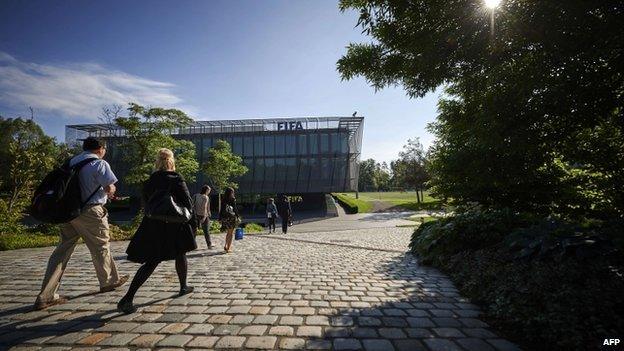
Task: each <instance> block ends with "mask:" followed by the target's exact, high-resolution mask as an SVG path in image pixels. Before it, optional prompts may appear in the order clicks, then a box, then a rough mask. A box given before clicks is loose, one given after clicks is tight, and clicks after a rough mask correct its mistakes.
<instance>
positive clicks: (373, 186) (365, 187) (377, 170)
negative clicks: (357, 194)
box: [358, 158, 391, 191]
mask: <svg viewBox="0 0 624 351" xmlns="http://www.w3.org/2000/svg"><path fill="white" fill-rule="evenodd" d="M359 166H360V171H359V176H358V190H359V191H388V190H390V181H391V175H390V170H389V169H388V165H387V164H386V163H385V162H382V163H379V162H377V161H375V160H374V159H372V158H369V159H367V160H364V161H360V163H359Z"/></svg>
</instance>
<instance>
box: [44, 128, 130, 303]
mask: <svg viewBox="0 0 624 351" xmlns="http://www.w3.org/2000/svg"><path fill="white" fill-rule="evenodd" d="M82 149H83V150H84V152H82V153H81V154H79V155H78V156H76V157H74V158H72V159H71V160H70V162H69V165H70V166H73V165H76V164H78V163H79V162H81V161H84V160H87V159H91V158H92V159H94V160H93V161H91V162H89V163H87V164H86V165H84V166H83V167H82V169H80V171H79V174H78V177H79V180H80V182H79V183H80V192H81V197H82V202H83V203H85V206H84V207H83V209H82V212H81V214H80V216H78V217H77V218H75V219H73V220H71V221H70V222H69V223H64V224H63V225H62V230H61V241H60V242H59V244H58V245H57V247H56V249H54V252H53V253H52V256H50V259H49V261H48V268H47V270H46V273H45V277H44V279H43V284H42V286H41V292H40V293H39V295H38V296H37V300H36V301H35V309H44V308H47V307H50V306H53V305H58V304H61V303H65V302H67V299H65V298H63V297H60V296H59V295H58V294H57V290H58V288H59V285H60V283H61V277H62V276H63V272H64V271H65V268H67V262H68V261H69V258H70V257H71V255H72V253H73V252H74V248H75V247H76V243H77V242H78V239H79V238H81V237H82V239H83V240H84V242H85V244H86V245H87V248H88V249H89V251H90V252H91V258H92V260H93V265H94V266H95V273H96V275H97V278H98V281H99V283H100V292H106V291H112V290H114V289H115V288H117V287H119V286H121V285H123V284H124V283H125V282H126V281H127V280H128V276H127V275H126V276H123V277H119V274H118V273H117V266H116V265H115V261H114V260H113V256H112V255H111V252H110V244H109V241H110V235H109V227H108V212H107V210H106V208H104V204H106V200H107V199H108V196H113V195H114V194H115V190H116V188H115V183H116V182H117V177H115V174H114V173H113V171H112V170H111V168H110V165H109V164H108V162H106V161H104V160H103V159H102V158H104V155H105V154H106V147H105V145H104V143H103V142H102V141H101V140H99V139H96V138H92V137H89V138H87V139H85V140H84V142H83V144H82Z"/></svg>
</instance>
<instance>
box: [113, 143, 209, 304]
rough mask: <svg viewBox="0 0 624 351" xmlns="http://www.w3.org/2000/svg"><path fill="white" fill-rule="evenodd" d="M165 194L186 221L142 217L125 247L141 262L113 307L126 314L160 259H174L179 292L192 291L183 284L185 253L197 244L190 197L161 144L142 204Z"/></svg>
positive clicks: (182, 293) (135, 260) (169, 151)
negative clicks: (185, 216) (178, 221)
mask: <svg viewBox="0 0 624 351" xmlns="http://www.w3.org/2000/svg"><path fill="white" fill-rule="evenodd" d="M163 194H165V195H163ZM169 194H170V197H171V198H173V200H174V202H175V204H176V205H177V206H179V207H181V208H182V210H184V209H186V211H188V212H187V213H188V214H189V216H188V221H187V222H185V223H172V222H169V221H167V222H166V221H162V220H158V219H152V218H148V217H147V216H145V217H143V220H142V221H141V225H140V226H139V229H138V230H137V232H136V233H135V234H134V236H133V237H132V240H131V241H130V244H129V245H128V249H127V250H126V253H127V254H128V260H129V261H132V262H136V263H142V265H141V267H139V270H138V271H137V272H136V274H135V275H134V279H133V280H132V283H131V284H130V288H129V289H128V292H127V293H126V295H125V296H124V297H123V298H122V299H121V301H119V303H118V304H117V308H118V309H119V310H121V311H122V312H124V313H126V314H129V313H133V312H135V311H136V308H135V307H134V305H133V304H132V300H133V299H134V295H135V294H136V292H137V290H139V288H140V287H141V285H143V283H145V281H146V280H147V278H149V276H150V275H151V274H152V273H153V272H154V270H155V269H156V267H157V266H158V264H159V263H160V262H162V261H166V260H175V268H176V272H177V273H178V279H179V281H180V293H179V295H180V296H182V295H186V294H188V293H190V292H192V291H193V287H191V286H188V285H186V276H187V269H188V263H187V260H186V253H187V252H189V251H192V250H195V249H196V248H197V244H196V243H195V228H194V225H193V223H194V222H193V221H194V219H193V218H192V217H191V215H190V213H191V212H192V204H191V197H190V195H189V191H188V188H187V186H186V183H185V182H184V179H182V176H180V175H179V174H178V173H176V172H175V159H174V157H173V152H171V150H169V149H164V148H163V149H160V150H158V156H157V157H156V163H155V171H154V173H152V175H151V176H150V178H149V179H148V180H147V181H146V182H145V184H144V185H143V193H142V199H143V204H144V205H146V204H148V202H149V203H153V201H154V200H155V199H156V200H158V199H157V198H158V197H159V196H160V197H163V198H164V197H165V196H169ZM150 201H151V202H150ZM183 212H185V211H183ZM182 218H184V217H182Z"/></svg>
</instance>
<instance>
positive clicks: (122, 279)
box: [100, 275, 130, 292]
mask: <svg viewBox="0 0 624 351" xmlns="http://www.w3.org/2000/svg"><path fill="white" fill-rule="evenodd" d="M128 279H130V276H129V275H123V276H121V277H120V278H119V280H118V281H117V283H114V284H112V285H109V286H104V287H101V288H100V292H109V291H113V290H115V289H117V288H118V287H120V286H122V285H124V284H126V282H127V281H128Z"/></svg>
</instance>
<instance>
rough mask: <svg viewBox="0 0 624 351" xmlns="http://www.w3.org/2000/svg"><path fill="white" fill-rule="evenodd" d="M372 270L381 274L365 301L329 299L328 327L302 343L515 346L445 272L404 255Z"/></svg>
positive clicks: (425, 347) (386, 347)
mask: <svg viewBox="0 0 624 351" xmlns="http://www.w3.org/2000/svg"><path fill="white" fill-rule="evenodd" d="M376 273H378V274H382V275H383V278H382V279H380V280H379V281H378V282H372V283H371V286H370V290H369V291H368V296H366V299H365V298H364V297H360V301H358V302H351V306H350V307H348V304H347V303H342V301H329V303H330V306H331V307H330V310H331V312H332V313H330V314H328V321H327V322H328V323H329V325H328V326H326V327H324V328H323V332H322V335H319V337H315V338H309V339H308V340H307V341H306V344H310V345H311V346H312V347H313V346H314V345H319V346H320V345H323V346H324V347H331V348H332V349H346V350H359V349H366V350H369V349H375V350H492V351H494V350H498V349H499V348H504V349H505V350H519V348H518V347H517V346H516V345H514V344H512V343H510V342H508V341H507V340H504V339H502V338H500V337H499V336H497V334H496V333H495V332H493V331H492V330H491V328H490V326H489V325H488V324H487V323H485V322H483V321H481V320H480V319H479V318H478V317H479V316H480V315H481V311H480V309H479V307H478V306H476V305H474V304H472V303H470V302H469V301H468V300H467V299H465V298H463V297H461V296H460V294H459V292H458V290H457V289H456V288H455V286H454V285H453V283H452V282H451V280H450V279H449V278H448V277H447V276H446V275H444V274H443V273H441V272H440V271H438V270H437V269H434V268H429V267H424V266H420V265H419V264H418V262H417V259H416V257H414V256H413V255H411V254H410V253H406V254H404V255H400V256H398V257H395V258H392V259H391V260H389V261H387V262H386V263H385V264H383V265H382V266H380V267H379V268H378V270H377V272H376ZM339 296H342V295H339ZM364 300H369V301H364ZM342 305H344V307H340V306H342ZM332 307H333V308H332Z"/></svg>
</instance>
